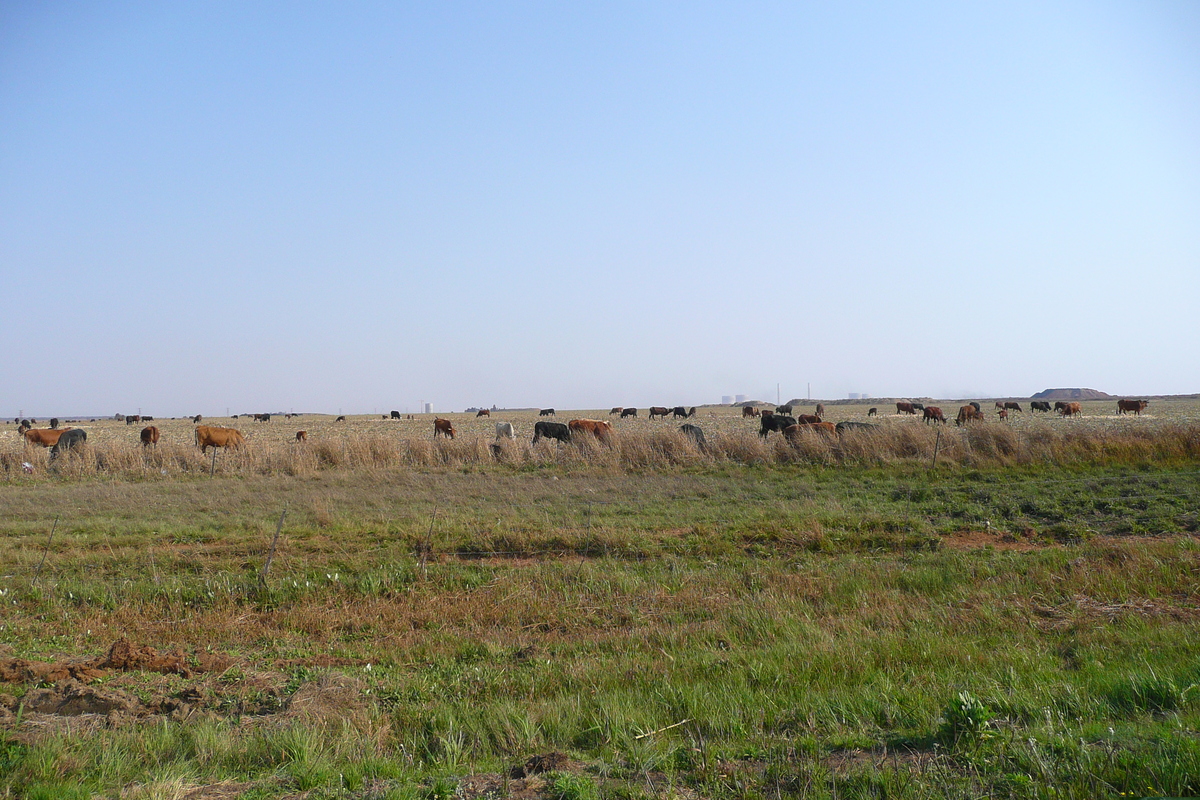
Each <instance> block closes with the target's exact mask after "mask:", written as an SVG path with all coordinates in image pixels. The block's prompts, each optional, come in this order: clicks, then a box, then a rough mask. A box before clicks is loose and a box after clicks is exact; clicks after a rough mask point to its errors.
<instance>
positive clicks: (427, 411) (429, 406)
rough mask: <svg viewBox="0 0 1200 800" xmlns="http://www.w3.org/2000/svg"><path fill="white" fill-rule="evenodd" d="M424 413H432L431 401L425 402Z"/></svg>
mask: <svg viewBox="0 0 1200 800" xmlns="http://www.w3.org/2000/svg"><path fill="white" fill-rule="evenodd" d="M425 413H426V414H432V413H433V403H426V404H425Z"/></svg>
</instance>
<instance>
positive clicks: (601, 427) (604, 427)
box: [567, 419, 612, 442]
mask: <svg viewBox="0 0 1200 800" xmlns="http://www.w3.org/2000/svg"><path fill="white" fill-rule="evenodd" d="M567 428H568V429H569V430H570V431H571V435H572V436H575V435H578V434H581V433H590V434H592V435H593V436H595V437H596V438H597V439H599V440H600V441H602V442H607V441H608V437H609V434H611V433H612V423H611V422H609V421H608V420H605V419H573V420H571V421H570V422H568V423H567Z"/></svg>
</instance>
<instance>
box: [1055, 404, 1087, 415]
mask: <svg viewBox="0 0 1200 800" xmlns="http://www.w3.org/2000/svg"><path fill="white" fill-rule="evenodd" d="M1059 413H1060V414H1062V415H1063V416H1064V417H1078V416H1082V414H1083V408H1082V407H1080V405H1079V403H1063V407H1062V408H1061V409H1060V410H1059Z"/></svg>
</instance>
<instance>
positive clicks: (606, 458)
mask: <svg viewBox="0 0 1200 800" xmlns="http://www.w3.org/2000/svg"><path fill="white" fill-rule="evenodd" d="M939 434H940V436H939ZM935 449H936V450H937V461H938V463H939V464H944V465H947V466H964V467H970V466H986V465H992V466H1009V465H1021V464H1057V465H1070V464H1105V465H1111V464H1124V463H1130V464H1135V463H1154V464H1158V465H1166V464H1181V463H1188V462H1196V461H1197V460H1200V425H1195V424H1180V425H1166V426H1159V427H1155V428H1145V429H1128V428H1125V429H1098V430H1097V429H1086V430H1084V429H1066V430H1064V429H1061V428H1054V427H1051V426H1037V427H1033V428H1031V429H1029V430H1025V431H1020V430H1016V429H1014V428H1012V427H1009V426H1006V425H987V424H980V425H972V426H966V427H963V428H953V427H945V428H941V429H938V428H933V427H926V426H924V425H890V426H881V427H880V428H878V429H875V430H871V431H847V432H846V433H845V434H843V435H840V436H831V435H827V434H824V433H820V432H804V433H801V434H800V435H799V436H796V437H795V438H793V439H790V440H789V439H786V438H784V437H783V436H781V435H779V434H776V433H773V434H771V435H770V437H768V438H766V439H764V438H761V437H759V436H758V435H757V434H756V433H755V432H753V431H736V432H732V433H714V434H710V435H709V438H708V441H707V442H706V443H705V444H704V445H699V444H697V443H696V442H695V441H694V440H693V439H692V438H691V437H689V436H686V435H684V434H683V433H681V432H679V431H678V430H676V429H668V430H656V431H648V432H622V433H620V434H614V435H613V436H612V437H611V439H610V440H609V441H608V442H602V441H598V440H596V439H592V438H588V437H576V439H575V440H574V441H573V442H571V443H569V444H562V443H559V442H556V441H553V440H542V441H541V442H539V443H538V444H537V445H533V444H531V443H530V442H529V441H527V440H524V439H519V440H511V439H504V440H493V439H491V438H489V437H484V436H474V437H466V436H460V437H459V438H457V439H453V440H447V439H430V438H423V437H404V436H390V435H386V434H359V433H348V434H345V435H341V436H336V437H330V438H325V439H322V440H320V441H318V442H315V443H277V442H269V441H261V442H252V443H249V444H248V445H247V446H246V447H244V448H243V449H241V450H228V451H226V450H221V451H218V452H217V454H216V457H215V459H214V458H213V456H212V454H211V453H210V454H209V455H202V454H201V453H200V450H199V449H198V448H197V447H195V446H192V445H184V444H164V443H160V444H159V445H157V446H154V447H149V448H143V447H141V446H140V445H137V444H127V443H113V442H108V443H101V444H95V445H93V444H90V443H89V444H85V445H83V446H81V447H78V448H76V449H75V450H74V451H72V452H70V453H68V454H66V455H63V456H61V457H59V458H58V459H57V460H51V458H50V454H49V451H48V450H45V449H43V448H40V447H28V446H26V447H24V448H20V449H16V450H10V451H8V452H0V479H3V480H5V481H24V480H39V479H81V478H88V477H94V476H112V477H121V478H124V479H131V480H142V479H144V480H150V479H161V478H163V477H164V476H165V477H179V476H187V475H196V476H200V475H207V474H208V473H209V472H210V471H211V472H213V473H216V474H223V475H229V474H235V475H238V474H240V475H295V476H303V475H312V474H315V473H318V472H321V471H324V470H333V469H376V468H396V467H410V468H413V469H432V470H437V469H466V468H485V467H486V468H492V469H511V470H528V469H539V468H547V467H555V468H560V469H566V470H569V471H576V470H589V471H601V472H613V473H626V472H645V471H654V470H672V469H680V468H689V467H691V468H697V467H705V466H714V465H720V464H740V465H783V464H806V465H830V466H833V465H844V466H872V465H888V464H903V463H932V461H933V456H934V451H935Z"/></svg>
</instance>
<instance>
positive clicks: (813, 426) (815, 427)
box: [13, 399, 1149, 461]
mask: <svg viewBox="0 0 1200 800" xmlns="http://www.w3.org/2000/svg"><path fill="white" fill-rule="evenodd" d="M1148 405H1149V402H1148V401H1146V400H1125V399H1123V400H1118V401H1117V413H1118V414H1129V413H1132V414H1135V415H1138V416H1140V415H1141V413H1142V412H1143V411H1145V410H1146V407H1147V406H1148ZM1029 407H1030V410H1031V411H1040V412H1044V413H1051V412H1057V413H1058V414H1061V415H1062V416H1063V417H1077V416H1080V414H1081V413H1082V409H1081V407H1080V404H1079V403H1077V402H1064V401H1061V400H1060V401H1058V402H1056V403H1054V405H1053V406H1051V404H1050V403H1049V402H1048V401H1042V400H1034V401H1032V402H1031V403H1030V404H1029ZM995 410H996V413H997V415H998V416H999V418H1000V419H1001V420H1007V419H1008V417H1009V412H1016V413H1024V410H1023V409H1022V408H1021V404H1020V403H1016V402H1013V401H1011V400H1010V401H999V400H998V401H996V405H995ZM648 412H649V413H648V415H647V416H649V418H650V419H666V418H667V417H668V416H671V417H674V418H675V419H688V418H691V417H695V416H696V408H695V406H692V407H691V408H687V407H684V406H675V407H673V408H668V407H666V406H651V407H650V408H649V409H648ZM792 412H793V408H792V406H790V405H780V406H776V407H775V408H774V409H761V410H760V409H758V408H756V407H754V406H744V407H743V408H742V418H743V419H757V420H758V421H759V431H758V433H759V436H761V437H763V438H766V437H767V436H768V435H769V434H771V433H772V432H778V433H781V434H783V435H784V436H785V437H787V438H789V439H793V438H794V437H796V436H799V435H801V434H803V433H805V432H816V433H824V434H829V435H835V436H840V435H842V434H844V433H846V432H847V431H872V430H875V429H877V428H878V427H879V426H878V425H875V424H871V423H867V422H853V421H848V420H847V421H842V422H838V423H836V424H835V423H832V422H827V421H825V420H823V419H822V417H823V416H824V414H825V407H824V405H822V404H820V403H818V404H817V405H816V408H815V409H814V413H812V414H799V415H797V416H795V417H793V416H792ZM878 412H879V409H878V408H871V409H869V410H868V411H867V416H868V417H874V416H877V415H878ZM917 412H920V413H921V415H922V419H923V420H924V421H925V422H926V423H927V424H936V423H942V424H945V423H946V416H945V414H943V413H942V409H941V408H938V407H937V406H926V405H922V404H921V403H913V402H908V401H900V402H897V403H896V413H897V414H904V415H915V414H917ZM608 413H609V416H617V417H619V418H620V419H625V418H627V417H635V418H636V417H637V415H638V410H637V409H636V408H626V407H623V406H615V407H613V409H612V410H611V411H610V412H608ZM555 415H556V412H555V410H554V409H553V408H543V409H540V410H539V411H538V416H539V417H549V416H555ZM243 416H246V417H249V418H252V419H253V420H254V421H256V422H270V421H271V415H270V414H246V415H243ZM284 416H285V417H288V418H291V417H293V416H297V417H298V416H300V415H299V414H286V415H284ZM490 416H491V412H490V411H489V410H488V409H480V410H479V411H478V412H477V413H476V417H490ZM389 418H390V419H401V418H402V417H401V414H400V412H398V411H393V412H392V413H391V415H390V417H389V416H388V415H386V414H385V415H384V419H389ZM118 419H119V420H123V421H124V422H125V424H126V425H130V424H133V423H135V422H147V421H152V420H153V419H154V418H153V417H150V416H144V415H138V414H132V415H126V416H121V415H118ZM202 419H203V417H201V415H199V414H197V415H196V416H195V417H192V418H191V420H192V422H193V423H194V424H195V425H196V428H195V439H196V446H197V447H199V448H200V451H201V453H207V452H208V448H210V447H212V448H214V449H215V448H230V449H238V448H241V447H242V446H243V445H244V444H245V442H246V439H245V437H244V436H243V435H242V433H241V431H239V430H237V429H236V428H224V427H216V426H209V425H201V424H200V422H201V421H202ZM234 419H237V417H236V416H235V417H234ZM345 419H346V417H345V416H339V417H338V418H337V420H336V421H337V422H343V421H345ZM408 419H413V417H412V415H409V416H408ZM983 420H984V414H983V408H982V407H981V406H980V404H979V403H977V402H971V403H968V404H967V405H964V406H961V407H959V409H958V414H957V415H956V416H955V417H954V422H955V424H956V425H965V424H967V423H971V422H980V421H983ZM13 421H14V422H15V423H17V432H18V433H19V434H20V435H21V436H22V437H23V438H24V441H25V443H26V445H40V446H42V447H48V448H50V459H51V460H52V461H53V460H54V459H56V458H57V457H58V456H59V455H60V454H61V453H63V452H65V451H67V450H70V449H71V448H72V447H75V446H78V445H80V444H82V443H84V442H86V441H87V432H86V431H84V430H83V429H82V428H70V427H68V428H59V420H58V419H51V420H50V423H49V424H50V427H49V428H35V427H33V425H35V424H36V423H37V420H29V419H16V420H13ZM69 421H70V420H68V422H69ZM495 427H496V442H497V443H496V444H493V445H492V448H493V452H498V448H499V441H500V440H502V439H513V438H514V437H515V435H516V431H515V429H514V428H513V425H512V423H511V422H497V423H496V424H495ZM680 430H681V431H682V432H683V433H684V434H685V435H686V436H689V437H690V438H692V439H693V440H694V441H695V442H696V444H698V445H699V446H701V447H705V446H707V442H706V439H705V435H704V431H703V430H702V429H701V428H700V426H699V425H695V424H691V423H685V424H683V425H681V426H680ZM455 433H456V431H455V430H454V424H453V423H452V422H451V421H450V420H448V419H443V418H441V417H436V418H435V419H434V421H433V435H434V438H435V439H436V438H437V437H439V436H445V437H447V438H449V439H453V438H454V436H455ZM612 434H613V425H612V423H611V422H609V421H608V420H598V419H573V420H570V421H569V422H567V423H566V424H563V423H560V422H549V421H545V420H539V421H537V422H536V423H535V424H534V426H533V444H535V445H536V444H537V443H538V442H540V441H541V440H542V439H554V440H555V441H558V442H571V441H572V437H580V436H583V437H587V438H591V439H595V440H598V441H600V442H604V443H608V442H610V440H611V437H612ZM159 436H160V434H159V430H158V428H157V427H155V426H154V425H147V426H146V427H144V428H142V429H141V432H140V436H139V438H140V441H141V444H142V446H143V447H151V446H154V445H157V444H158V441H159ZM307 440H308V432H307V431H297V432H296V442H298V443H304V442H306V441H307Z"/></svg>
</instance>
